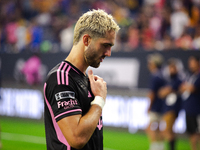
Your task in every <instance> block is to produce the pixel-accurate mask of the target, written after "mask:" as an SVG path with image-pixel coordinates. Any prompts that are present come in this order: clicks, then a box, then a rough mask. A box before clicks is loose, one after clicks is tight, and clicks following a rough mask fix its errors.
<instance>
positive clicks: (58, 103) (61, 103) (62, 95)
mask: <svg viewBox="0 0 200 150" xmlns="http://www.w3.org/2000/svg"><path fill="white" fill-rule="evenodd" d="M51 86H52V87H51ZM46 96H47V99H48V102H49V103H50V105H51V108H52V110H53V114H54V118H55V120H56V121H57V122H58V121H59V120H61V119H62V118H65V117H68V116H72V115H78V114H79V115H81V114H82V110H81V107H80V103H79V101H78V99H77V93H76V92H75V90H74V89H73V88H72V87H70V86H66V85H55V86H54V87H53V85H47V91H46Z"/></svg>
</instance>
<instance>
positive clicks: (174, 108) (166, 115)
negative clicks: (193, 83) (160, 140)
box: [158, 58, 182, 150]
mask: <svg viewBox="0 0 200 150" xmlns="http://www.w3.org/2000/svg"><path fill="white" fill-rule="evenodd" d="M177 66H178V60H177V59H174V58H171V59H169V60H168V65H167V69H168V73H169V74H168V76H166V82H167V85H166V86H164V87H162V88H161V89H160V90H159V92H158V95H159V97H160V98H161V99H164V103H163V108H162V113H163V116H162V121H163V122H162V123H163V124H162V125H163V126H162V135H163V137H164V139H165V140H167V142H168V144H169V150H174V149H175V134H174V132H173V125H174V122H175V120H176V118H177V117H178V113H179V111H180V108H181V101H182V100H181V96H180V93H179V89H180V86H181V83H182V80H181V79H180V77H179V74H178V67H177Z"/></svg>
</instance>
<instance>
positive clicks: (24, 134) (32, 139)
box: [0, 117, 190, 150]
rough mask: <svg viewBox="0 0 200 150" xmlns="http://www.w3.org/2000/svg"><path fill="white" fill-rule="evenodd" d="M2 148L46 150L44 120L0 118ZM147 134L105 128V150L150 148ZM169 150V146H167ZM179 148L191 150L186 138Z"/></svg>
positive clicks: (181, 140) (144, 149)
mask: <svg viewBox="0 0 200 150" xmlns="http://www.w3.org/2000/svg"><path fill="white" fill-rule="evenodd" d="M0 124H1V141H2V144H3V148H2V150H45V149H46V145H45V131H44V124H43V122H42V121H37V120H25V119H19V118H4V117H2V118H0ZM148 145H149V142H148V139H147V136H146V135H145V134H143V133H142V134H141V133H136V134H130V133H128V132H124V131H117V130H115V129H108V128H104V150H148ZM166 150H167V147H166ZM177 150H190V147H189V142H188V140H187V139H186V138H184V139H183V138H179V139H178V141H177Z"/></svg>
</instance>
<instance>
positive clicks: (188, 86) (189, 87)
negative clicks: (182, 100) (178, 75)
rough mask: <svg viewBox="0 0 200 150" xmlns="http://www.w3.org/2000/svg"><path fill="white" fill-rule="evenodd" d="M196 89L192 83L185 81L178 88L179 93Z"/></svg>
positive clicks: (192, 91) (191, 91)
mask: <svg viewBox="0 0 200 150" xmlns="http://www.w3.org/2000/svg"><path fill="white" fill-rule="evenodd" d="M195 90H196V88H195V86H194V85H192V84H189V83H187V82H185V83H183V84H182V85H181V87H180V89H179V91H180V93H183V92H184V91H188V92H190V93H194V92H195Z"/></svg>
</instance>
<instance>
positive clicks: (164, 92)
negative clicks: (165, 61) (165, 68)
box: [158, 86, 173, 99]
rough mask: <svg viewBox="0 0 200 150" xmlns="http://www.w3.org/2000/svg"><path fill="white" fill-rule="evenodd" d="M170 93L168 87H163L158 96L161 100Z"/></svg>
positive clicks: (170, 90)
mask: <svg viewBox="0 0 200 150" xmlns="http://www.w3.org/2000/svg"><path fill="white" fill-rule="evenodd" d="M172 91H173V89H172V88H171V87H170V86H165V87H163V88H161V89H160V90H159V91H158V96H159V97H160V98H162V99H163V98H165V97H166V96H167V95H168V94H170V93H171V92H172Z"/></svg>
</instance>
